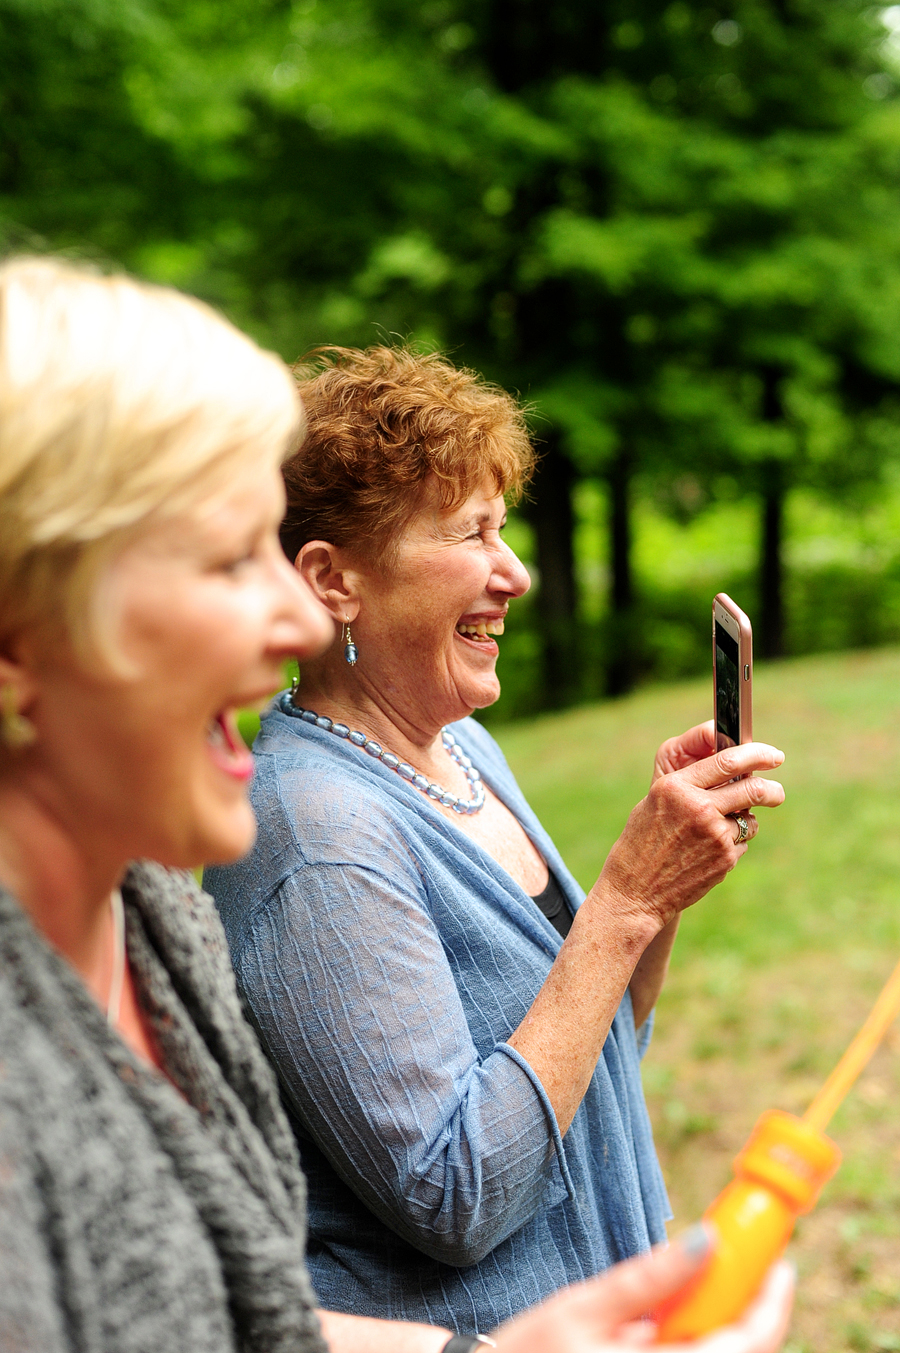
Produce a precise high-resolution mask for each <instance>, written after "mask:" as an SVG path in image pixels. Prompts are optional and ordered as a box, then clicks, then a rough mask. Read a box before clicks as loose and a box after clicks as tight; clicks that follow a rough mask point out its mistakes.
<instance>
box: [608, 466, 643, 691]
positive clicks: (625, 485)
mask: <svg viewBox="0 0 900 1353" xmlns="http://www.w3.org/2000/svg"><path fill="white" fill-rule="evenodd" d="M607 485H608V491H609V567H610V618H609V626H608V635H609V640H608V647H607V659H606V690H607V694H609V695H624V693H625V692H626V691H629V690H631V687H632V686H633V685H634V681H635V677H636V675H637V664H636V655H637V645H636V635H635V632H634V578H633V574H632V571H631V456H630V454H629V453H628V451H627V450H626V449H624V448H622V449H620V450H619V451H618V452H617V453H616V456H615V459H614V460H613V462H612V464H611V465H610V468H609V473H608V475H607Z"/></svg>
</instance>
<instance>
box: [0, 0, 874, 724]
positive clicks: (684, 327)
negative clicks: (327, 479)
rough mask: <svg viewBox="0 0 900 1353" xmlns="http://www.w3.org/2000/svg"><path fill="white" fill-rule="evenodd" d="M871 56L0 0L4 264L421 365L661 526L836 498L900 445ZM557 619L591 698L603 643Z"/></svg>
mask: <svg viewBox="0 0 900 1353" xmlns="http://www.w3.org/2000/svg"><path fill="white" fill-rule="evenodd" d="M885 33H886V30H885V28H884V26H883V24H882V21H881V19H880V18H879V15H878V12H877V11H875V10H872V9H871V7H870V6H869V5H868V3H866V2H864V0H733V3H731V4H729V6H728V7H727V8H725V9H723V8H721V7H718V6H710V5H709V4H708V3H706V2H705V0H703V2H702V3H701V0H672V2H671V3H668V4H665V3H658V2H656V0H628V3H627V4H626V3H625V0H615V2H614V3H612V4H610V5H607V6H603V7H602V9H599V8H598V7H597V5H596V4H594V3H589V2H588V0H573V2H572V3H567V4H565V5H562V4H556V5H547V4H546V3H538V0H515V3H513V0H490V2H489V3H479V4H475V3H474V2H473V0H430V2H429V3H425V4H422V3H418V0H417V3H412V0H328V3H325V0H261V2H260V3H259V4H256V5H254V6H248V5H247V4H246V3H243V0H241V2H239V0H221V3H216V4H213V3H211V0H182V3H179V4H177V5H176V4H174V3H173V2H172V0H116V2H115V3H113V2H112V0H66V3H65V4H64V3H62V0H0V243H2V242H5V243H6V244H7V245H9V246H11V247H18V248H20V247H23V246H24V247H51V248H55V249H64V250H67V251H70V252H75V253H79V254H82V255H85V254H86V255H87V256H89V257H93V258H97V259H100V260H109V261H111V262H115V263H123V264H125V265H126V266H128V267H130V268H132V269H134V270H136V271H138V272H139V273H142V274H144V275H146V276H148V277H151V278H153V279H155V280H159V281H163V282H169V283H173V284H175V285H178V286H181V287H185V288H187V289H189V290H193V291H195V292H197V293H199V294H200V295H202V296H204V297H206V298H207V299H209V300H211V301H212V302H214V303H215V304H217V305H220V306H221V307H223V308H224V309H225V310H226V311H227V312H228V313H229V314H230V315H231V316H232V317H233V318H234V319H235V320H236V321H237V322H238V323H240V324H242V325H244V326H245V327H247V328H248V329H249V330H250V331H251V332H253V333H254V334H255V335H256V336H257V337H259V338H260V339H261V340H262V341H263V342H265V343H267V344H269V345H271V346H274V347H276V348H277V349H278V350H280V351H281V352H282V353H283V354H284V355H285V356H286V357H287V358H289V359H293V358H295V357H296V356H298V355H299V354H300V353H301V352H303V351H304V350H306V349H308V348H309V347H311V346H313V345H315V344H317V343H320V342H351V343H366V342H370V341H372V340H373V339H375V338H378V337H380V336H382V335H384V334H388V335H390V334H399V335H402V336H412V337H415V338H417V339H419V340H421V341H424V342H426V343H431V344H438V345H441V346H443V347H446V348H448V349H449V350H450V351H451V352H452V353H453V354H454V356H455V357H456V358H457V359H458V360H461V361H464V362H466V363H468V364H470V365H473V366H475V367H477V368H479V369H482V370H484V371H486V372H487V374H489V375H490V376H492V377H494V378H496V379H499V380H500V381H502V382H503V383H504V384H506V385H507V386H508V387H510V388H512V389H518V390H520V391H521V392H522V393H523V395H524V396H525V397H526V398H527V399H528V400H529V401H530V403H531V405H532V408H533V419H534V427H535V432H536V435H537V437H538V438H539V439H542V438H543V439H546V440H547V441H548V444H549V442H550V441H551V440H552V439H553V438H554V437H557V436H558V434H561V442H559V444H560V445H561V448H562V450H563V452H564V453H565V455H566V456H567V457H568V458H569V459H570V460H571V462H573V463H574V465H575V466H576V468H577V471H578V473H579V475H580V476H582V477H583V478H585V479H588V480H594V481H596V482H601V481H602V480H603V479H604V478H606V477H609V476H611V475H614V474H617V475H619V477H620V480H621V482H623V483H625V484H626V485H627V484H629V483H631V484H632V485H634V484H637V486H638V488H639V490H640V492H641V493H644V494H647V493H651V494H653V495H654V496H655V501H656V502H657V504H659V505H661V506H664V507H665V510H667V511H670V512H671V514H672V515H673V517H674V518H677V519H679V520H682V521H687V520H689V519H690V518H691V517H692V516H693V515H695V514H696V513H697V512H698V511H700V510H702V509H705V508H706V507H707V506H708V505H709V504H710V503H711V502H714V501H716V500H723V501H732V500H733V499H734V496H735V494H736V493H737V494H740V495H747V494H759V493H763V494H769V495H771V494H773V493H775V494H778V495H781V496H782V497H783V495H784V494H785V493H787V492H788V491H789V490H791V489H792V488H794V487H795V486H798V485H800V486H808V487H812V488H814V489H815V490H816V491H817V492H819V493H829V494H832V495H833V496H835V497H836V498H837V499H838V500H840V499H841V498H843V497H844V496H845V495H846V494H848V493H849V492H851V491H853V490H854V489H855V486H857V485H858V484H860V483H862V482H873V483H877V482H880V481H881V480H882V479H883V477H884V475H885V473H886V470H887V469H888V468H889V467H890V466H891V464H892V463H893V462H894V461H895V460H896V459H897V455H898V449H900V439H898V430H897V429H898V418H897V413H898V401H900V334H898V326H897V325H896V322H895V316H896V315H897V313H898V312H900V231H898V229H897V225H896V222H897V220H898V219H900V213H898V206H900V201H898V182H900V101H898V100H897V98H896V97H895V81H894V75H893V73H892V72H893V70H894V67H893V65H892V64H891V63H892V61H894V60H895V58H894V57H893V56H892V55H891V51H890V50H888V48H887V47H886V46H885ZM888 46H889V45H888ZM773 467H775V469H774V470H773ZM775 470H777V474H776V473H775ZM773 475H774V476H775V477H774V478H773ZM616 510H618V511H620V512H625V511H627V500H626V498H623V499H622V503H621V505H620V506H619V508H618V509H616ZM604 542H605V533H601V535H600V536H599V537H598V538H597V540H596V542H595V549H596V550H598V551H599V550H600V549H602V548H604ZM779 548H780V545H779ZM628 563H629V561H628V556H627V541H626V546H625V553H624V554H623V553H622V552H621V551H620V555H619V558H618V560H617V562H616V569H617V570H619V571H621V570H622V569H623V568H627V567H628ZM588 565H589V566H590V567H593V568H594V570H595V571H596V570H597V568H598V567H600V560H599V559H598V558H597V557H596V555H595V557H594V559H593V560H592V561H588ZM731 571H732V572H733V571H734V570H731ZM718 585H721V583H719V584H718ZM823 585H824V584H823ZM629 587H630V583H628V581H627V580H626V584H625V585H623V587H621V588H620V589H619V590H620V592H621V593H622V595H625V594H627V593H628V591H629ZM795 591H796V589H795ZM644 595H645V596H646V595H647V594H646V593H645V594H644ZM651 600H652V598H651ZM664 612H667V606H662V608H661V616H660V618H661V619H665V618H666V616H665V615H664V614H663V613H664ZM582 619H583V620H585V621H587V622H588V623H590V624H591V625H592V626H593V628H594V632H593V634H592V635H591V636H590V637H589V638H588V639H587V641H586V643H585V645H584V651H585V653H586V654H587V657H586V659H585V671H586V673H587V675H586V678H585V682H584V693H587V694H590V693H592V692H594V691H596V690H597V689H599V685H598V680H597V677H596V674H595V673H592V672H591V671H590V670H589V669H590V666H591V665H593V667H594V668H595V669H596V668H598V667H599V666H600V665H601V662H602V658H603V653H604V650H608V649H609V647H610V646H611V645H614V644H616V643H618V642H621V637H622V634H623V625H622V623H621V619H620V620H613V621H610V620H609V619H608V618H607V617H605V608H604V609H603V612H600V611H598V610H597V609H596V607H595V606H594V604H593V601H592V600H591V598H589V597H586V598H585V601H584V606H583V615H582ZM667 623H668V622H667ZM672 623H673V624H674V625H675V627H676V628H677V627H678V626H679V625H681V627H682V630H683V625H684V622H683V618H682V620H681V621H678V620H677V618H676V619H675V620H674V621H673V622H672ZM631 628H633V627H632V626H630V625H629V624H627V623H626V625H625V631H624V632H629V631H630V630H631ZM689 628H690V622H689ZM804 633H805V630H804V628H803V626H802V625H801V626H799V627H795V630H794V634H795V636H796V637H798V641H799V636H801V635H802V634H804ZM683 637H684V636H683V635H682V639H683ZM672 640H673V645H674V648H673V649H672V651H673V652H674V653H675V658H674V668H673V662H672V661H670V658H669V657H668V656H667V657H666V661H667V662H668V664H669V666H668V670H669V671H671V670H675V669H677V668H678V665H679V663H682V662H683V661H686V656H685V655H686V654H687V651H688V648H689V647H690V645H686V644H685V643H684V642H682V641H681V640H678V638H677V635H676V634H675V630H674V629H673V630H672ZM517 642H518V641H517ZM802 642H806V640H802ZM679 645H680V646H679ZM536 647H537V641H536V640H535V637H534V633H533V632H532V634H531V636H530V638H528V640H527V642H526V640H525V638H524V637H523V639H522V643H521V653H522V656H523V660H524V659H525V658H526V657H527V655H528V653H532V652H534V651H535V649H536ZM664 649H665V654H666V655H669V654H670V646H664ZM679 652H680V653H681V654H682V658H678V656H677V654H678V653H679ZM638 658H639V659H640V661H639V663H638V669H639V670H645V671H654V670H655V671H660V670H664V669H661V668H660V660H659V658H658V656H656V655H654V653H653V652H651V651H649V650H647V651H645V652H644V653H643V654H639V655H638ZM529 660H530V659H529ZM525 685H527V683H525ZM532 688H533V689H532V693H531V694H527V693H525V695H524V696H523V698H524V699H525V702H526V704H527V703H528V701H533V700H534V699H540V698H541V695H540V691H539V688H538V687H537V686H536V685H535V683H534V681H533V680H532ZM523 691H524V687H523Z"/></svg>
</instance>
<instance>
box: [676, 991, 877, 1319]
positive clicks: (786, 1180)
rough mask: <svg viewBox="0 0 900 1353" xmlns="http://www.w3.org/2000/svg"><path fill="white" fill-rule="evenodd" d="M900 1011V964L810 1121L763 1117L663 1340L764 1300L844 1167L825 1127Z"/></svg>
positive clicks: (712, 1212) (713, 1214) (711, 1215)
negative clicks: (807, 1217) (779, 1262)
mask: <svg viewBox="0 0 900 1353" xmlns="http://www.w3.org/2000/svg"><path fill="white" fill-rule="evenodd" d="M898 1013H900V964H898V965H897V967H896V968H895V969H894V972H893V973H892V974H891V977H890V978H889V980H888V982H887V984H886V985H885V987H884V990H883V991H882V993H881V995H880V996H879V997H878V1000H877V1001H876V1002H875V1005H874V1006H873V1008H872V1011H871V1013H870V1015H869V1017H868V1019H867V1020H866V1022H865V1024H864V1025H863V1026H862V1028H861V1029H860V1031H859V1033H858V1034H857V1035H856V1037H855V1038H854V1040H853V1042H852V1043H851V1044H850V1046H849V1048H848V1049H847V1051H846V1052H845V1053H844V1055H843V1057H842V1058H841V1060H840V1061H839V1062H838V1064H837V1066H836V1067H835V1069H834V1070H833V1071H832V1073H831V1075H830V1076H829V1077H828V1080H827V1081H826V1082H825V1084H824V1085H823V1086H822V1089H821V1090H820V1091H819V1093H818V1094H817V1095H816V1097H815V1099H814V1100H813V1102H812V1104H810V1106H809V1108H808V1109H807V1111H806V1113H805V1114H804V1115H803V1117H802V1118H796V1117H795V1116H794V1115H793V1114H790V1113H781V1112H780V1111H779V1110H777V1109H773V1110H770V1111H769V1112H768V1113H764V1114H763V1115H762V1117H761V1118H760V1119H759V1122H758V1123H757V1124H756V1127H755V1128H754V1129H753V1133H752V1135H751V1137H750V1140H749V1141H748V1142H747V1145H746V1146H745V1147H744V1149H743V1151H742V1152H741V1154H740V1155H739V1156H738V1158H737V1160H736V1161H735V1163H734V1165H735V1178H734V1179H733V1180H732V1181H731V1183H730V1184H729V1185H728V1186H727V1187H726V1188H725V1189H724V1190H723V1191H722V1193H720V1194H719V1196H718V1198H717V1199H716V1200H715V1202H714V1203H713V1204H712V1206H711V1207H709V1208H708V1209H707V1211H706V1212H705V1213H704V1220H705V1221H707V1222H709V1223H710V1224H711V1225H712V1226H713V1228H714V1230H715V1233H716V1237H717V1239H716V1244H715V1245H714V1247H713V1251H712V1254H711V1256H710V1258H709V1260H708V1262H707V1264H706V1266H705V1267H704V1268H703V1269H702V1271H701V1272H700V1273H699V1274H698V1276H697V1277H696V1278H695V1279H694V1281H693V1282H691V1283H689V1284H688V1285H687V1287H685V1288H683V1289H682V1290H681V1291H680V1292H678V1293H676V1295H675V1296H674V1297H672V1298H671V1299H670V1300H669V1301H668V1302H665V1303H664V1304H663V1305H662V1306H661V1307H660V1308H659V1310H658V1311H656V1312H655V1313H654V1314H655V1318H656V1320H657V1322H658V1329H657V1340H658V1341H659V1342H660V1343H672V1342H678V1341H681V1340H686V1339H696V1338H699V1336H700V1335H702V1334H708V1333H709V1332H710V1331H711V1330H714V1329H718V1328H719V1326H720V1325H727V1324H729V1323H730V1322H731V1321H733V1320H736V1319H737V1318H738V1317H739V1316H740V1315H741V1313H742V1312H743V1311H744V1309H745V1308H746V1306H747V1305H748V1303H749V1302H750V1301H752V1300H753V1298H754V1297H755V1296H756V1294H757V1292H758V1291H759V1288H760V1286H761V1284H762V1280H763V1278H764V1277H765V1275H766V1272H767V1271H768V1269H769V1267H770V1265H771V1264H772V1263H774V1261H775V1260H776V1259H777V1258H778V1257H779V1255H781V1254H783V1252H784V1249H785V1247H786V1245H787V1243H788V1241H789V1240H790V1238H791V1233H792V1232H793V1229H794V1224H795V1222H796V1220H797V1218H798V1216H800V1215H801V1214H802V1213H804V1212H809V1211H811V1209H812V1208H813V1207H814V1206H815V1204H816V1200H817V1199H818V1197H819V1194H820V1192H821V1190H822V1187H823V1185H824V1184H825V1183H826V1182H827V1180H829V1179H830V1178H831V1176H832V1175H833V1174H834V1172H835V1170H836V1169H837V1168H838V1166H839V1164H840V1161H841V1154H840V1151H839V1150H838V1148H837V1146H836V1145H835V1144H834V1142H833V1141H831V1140H830V1138H828V1137H826V1136H825V1131H824V1129H825V1128H826V1127H827V1126H828V1123H829V1122H830V1121H831V1118H832V1117H833V1115H834V1113H835V1111H836V1110H837V1108H838V1106H839V1105H840V1103H841V1102H842V1101H843V1099H844V1098H845V1096H846V1095H847V1094H848V1092H849V1090H850V1089H851V1087H852V1085H853V1083H854V1082H855V1080H856V1079H857V1077H858V1076H859V1074H860V1072H861V1071H862V1070H863V1068H864V1067H865V1066H866V1064H867V1062H868V1061H869V1059H870V1057H871V1056H872V1054H873V1053H874V1051H875V1049H876V1048H877V1047H878V1044H879V1043H880V1042H881V1040H882V1038H883V1037H884V1035H885V1034H886V1033H887V1031H888V1029H889V1028H890V1026H891V1024H892V1023H893V1021H894V1019H895V1018H896V1017H897V1014H898Z"/></svg>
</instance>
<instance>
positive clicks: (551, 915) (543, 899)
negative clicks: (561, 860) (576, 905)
mask: <svg viewBox="0 0 900 1353" xmlns="http://www.w3.org/2000/svg"><path fill="white" fill-rule="evenodd" d="M532 901H534V902H536V903H537V905H538V907H539V908H540V910H541V911H542V912H543V913H544V915H545V916H546V918H547V920H548V921H549V922H550V924H551V925H552V926H553V928H554V929H555V930H558V931H559V933H560V935H562V937H563V939H565V938H566V936H567V935H568V933H569V931H570V930H571V929H572V913H571V912H570V911H569V908H568V905H567V904H566V898H565V894H564V893H563V890H562V888H560V886H559V883H558V881H557V878H556V875H555V874H554V872H553V870H552V869H551V870H550V877H549V878H548V879H547V886H546V888H545V889H544V891H543V892H542V893H538V895H537V897H535V898H533V899H532Z"/></svg>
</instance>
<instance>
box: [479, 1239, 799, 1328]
mask: <svg viewBox="0 0 900 1353" xmlns="http://www.w3.org/2000/svg"><path fill="white" fill-rule="evenodd" d="M693 1234H694V1232H693V1230H692V1231H691V1232H689V1233H688V1235H689V1236H693ZM706 1253H707V1251H704V1250H701V1252H700V1253H699V1254H698V1253H697V1247H696V1246H695V1245H690V1244H689V1245H687V1246H684V1245H681V1244H679V1243H678V1242H677V1241H676V1242H675V1243H674V1244H672V1245H670V1246H668V1247H660V1248H659V1249H656V1250H654V1251H653V1252H652V1253H651V1254H645V1255H641V1257H640V1258H639V1259H631V1260H629V1261H628V1262H627V1263H624V1264H617V1265H616V1267H615V1268H612V1269H609V1270H608V1272H606V1273H604V1274H602V1275H601V1276H600V1277H599V1278H593V1279H591V1280H590V1281H589V1282H586V1283H578V1284H577V1285H576V1286H574V1287H569V1288H566V1289H565V1290H564V1291H562V1292H560V1293H558V1294H557V1295H556V1296H554V1297H551V1298H550V1300H549V1301H545V1302H544V1303H543V1304H542V1305H541V1306H537V1307H535V1308H534V1309H533V1310H531V1311H527V1312H526V1313H525V1314H524V1315H521V1316H518V1317H517V1318H516V1319H515V1320H511V1321H510V1322H509V1323H508V1324H506V1325H502V1326H501V1327H500V1329H499V1330H498V1331H497V1333H496V1336H495V1337H496V1340H497V1349H498V1353H550V1350H553V1353H630V1350H633V1349H635V1348H645V1347H647V1345H652V1346H653V1348H654V1349H656V1350H658V1353H675V1350H676V1349H678V1350H681V1353H775V1350H776V1349H778V1348H780V1347H781V1344H782V1341H783V1339H784V1336H785V1334H786V1332H787V1325H788V1320H789V1318H790V1313H791V1304H792V1301H793V1291H794V1282H793V1274H792V1272H791V1269H790V1268H789V1266H788V1265H787V1264H783V1263H782V1264H776V1266H775V1267H774V1268H773V1269H772V1270H771V1272H770V1274H769V1277H768V1279H767V1281H766V1283H765V1286H764V1287H763V1290H762V1292H761V1294H760V1296H759V1297H758V1298H757V1299H756V1301H755V1302H754V1303H753V1305H752V1306H750V1307H749V1309H748V1310H747V1312H746V1313H745V1315H744V1317H743V1318H742V1319H741V1321H740V1322H739V1323H738V1324H735V1325H728V1326H727V1327H725V1328H724V1329H721V1330H717V1331H716V1332H715V1333H714V1334H710V1335H707V1336H706V1337H704V1338H702V1339H698V1340H696V1341H694V1342H693V1343H690V1344H681V1343H680V1344H653V1338H654V1334H655V1326H654V1325H653V1323H652V1322H651V1321H647V1320H642V1319H641V1316H642V1315H643V1314H644V1313H645V1312H647V1311H651V1310H653V1309H654V1308H655V1307H657V1306H659V1304H660V1303H661V1302H662V1301H664V1300H665V1299H666V1298H667V1297H669V1296H671V1295H672V1294H673V1293H674V1292H677V1291H678V1290H679V1289H680V1288H681V1287H683V1286H684V1284H685V1283H686V1282H688V1281H689V1280H690V1279H691V1278H692V1277H693V1276H694V1274H695V1273H696V1272H697V1270H698V1269H699V1268H700V1267H701V1265H702V1263H703V1261H704V1259H705V1257H706Z"/></svg>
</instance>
